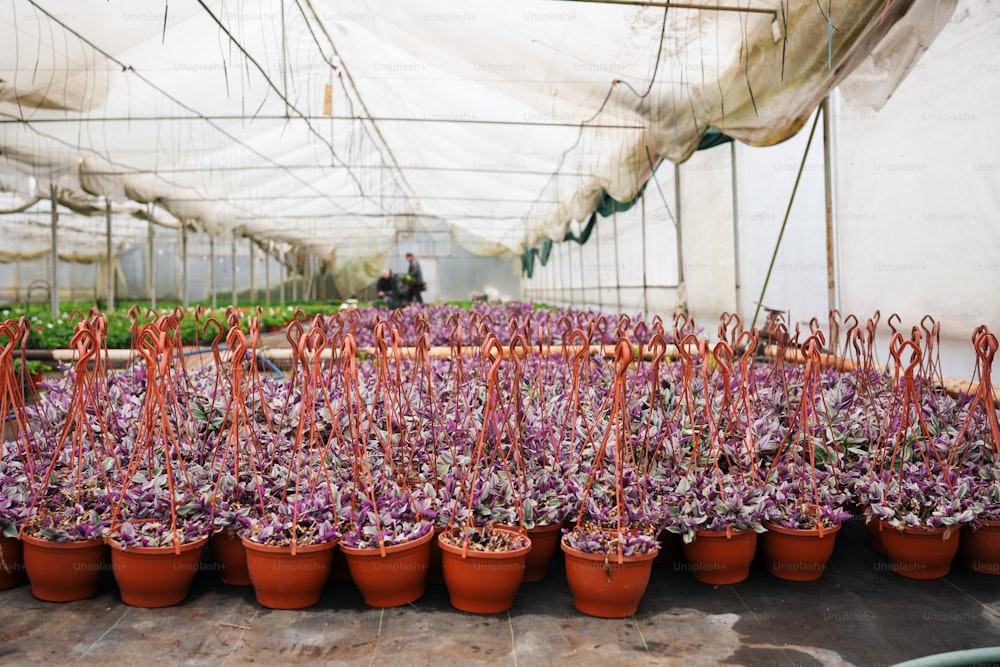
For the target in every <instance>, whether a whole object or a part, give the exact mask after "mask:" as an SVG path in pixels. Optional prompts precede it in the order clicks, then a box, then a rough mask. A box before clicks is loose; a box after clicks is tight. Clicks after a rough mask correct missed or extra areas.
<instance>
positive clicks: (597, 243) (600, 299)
mask: <svg viewBox="0 0 1000 667" xmlns="http://www.w3.org/2000/svg"><path fill="white" fill-rule="evenodd" d="M611 210H612V211H613V210H614V209H613V208H612V209H611ZM594 233H595V234H597V236H595V237H594V253H595V254H596V255H597V267H596V268H597V271H596V273H597V309H598V310H604V289H603V288H602V287H601V270H602V269H603V268H604V267H602V266H601V227H600V225H598V224H596V223H595V224H594ZM602 342H603V341H602Z"/></svg>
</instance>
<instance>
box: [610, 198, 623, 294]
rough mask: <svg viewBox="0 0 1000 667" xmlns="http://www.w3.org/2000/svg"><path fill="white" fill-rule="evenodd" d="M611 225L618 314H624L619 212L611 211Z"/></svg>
mask: <svg viewBox="0 0 1000 667" xmlns="http://www.w3.org/2000/svg"><path fill="white" fill-rule="evenodd" d="M611 224H612V225H613V226H614V228H615V290H616V291H617V292H618V295H617V299H618V303H617V309H618V312H619V313H620V312H622V272H621V267H622V262H621V259H620V258H619V257H618V211H616V210H614V209H612V210H611Z"/></svg>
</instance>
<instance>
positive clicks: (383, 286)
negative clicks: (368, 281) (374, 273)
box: [375, 275, 396, 295]
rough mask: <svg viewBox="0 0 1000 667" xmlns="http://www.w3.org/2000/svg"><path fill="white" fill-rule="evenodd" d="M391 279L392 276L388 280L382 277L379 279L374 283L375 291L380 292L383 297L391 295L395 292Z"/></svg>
mask: <svg viewBox="0 0 1000 667" xmlns="http://www.w3.org/2000/svg"><path fill="white" fill-rule="evenodd" d="M392 278H393V276H391V275H390V276H389V277H388V278H386V277H384V276H381V277H379V279H378V282H376V283H375V291H376V292H380V293H382V294H383V295H384V294H392V293H393V292H395V291H396V289H395V286H394V285H393V282H394V281H393V279H392Z"/></svg>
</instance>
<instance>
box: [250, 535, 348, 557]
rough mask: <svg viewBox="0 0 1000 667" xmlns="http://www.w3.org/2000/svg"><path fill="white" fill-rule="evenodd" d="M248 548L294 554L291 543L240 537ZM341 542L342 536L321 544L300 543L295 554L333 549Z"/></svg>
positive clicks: (264, 551) (273, 552)
mask: <svg viewBox="0 0 1000 667" xmlns="http://www.w3.org/2000/svg"><path fill="white" fill-rule="evenodd" d="M240 539H241V540H242V542H243V546H245V547H246V548H247V549H248V550H251V551H259V552H263V553H269V554H287V555H289V556H291V555H292V546H291V545H290V544H289V545H287V546H284V545H277V544H261V543H260V542H254V541H252V540H251V539H250V538H248V537H246V536H245V535H244V536H243V537H242V538H240ZM339 543H340V538H339V537H336V538H334V539H332V540H330V541H328V542H320V543H319V544H298V545H296V546H295V555H296V556H298V555H299V554H311V553H317V552H320V551H326V550H327V549H333V548H334V547H335V546H337V544H339Z"/></svg>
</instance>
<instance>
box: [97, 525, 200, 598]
mask: <svg viewBox="0 0 1000 667" xmlns="http://www.w3.org/2000/svg"><path fill="white" fill-rule="evenodd" d="M207 541H208V537H203V538H201V539H199V540H195V541H194V542H187V543H185V544H182V545H180V549H179V553H178V552H175V550H174V547H172V546H170V547H123V546H122V545H121V543H120V542H118V541H116V540H112V539H109V540H108V545H109V546H110V547H111V569H112V571H113V572H114V574H115V581H116V582H118V589H119V591H121V596H122V602H124V603H125V604H127V605H131V606H133V607H145V608H147V609H155V608H158V607H170V606H172V605H175V604H180V603H181V602H183V601H184V599H185V598H186V597H187V595H188V590H189V589H190V588H191V582H193V581H194V577H195V575H196V574H198V569H199V568H200V567H201V553H202V548H203V547H204V546H205V543H206V542H207Z"/></svg>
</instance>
